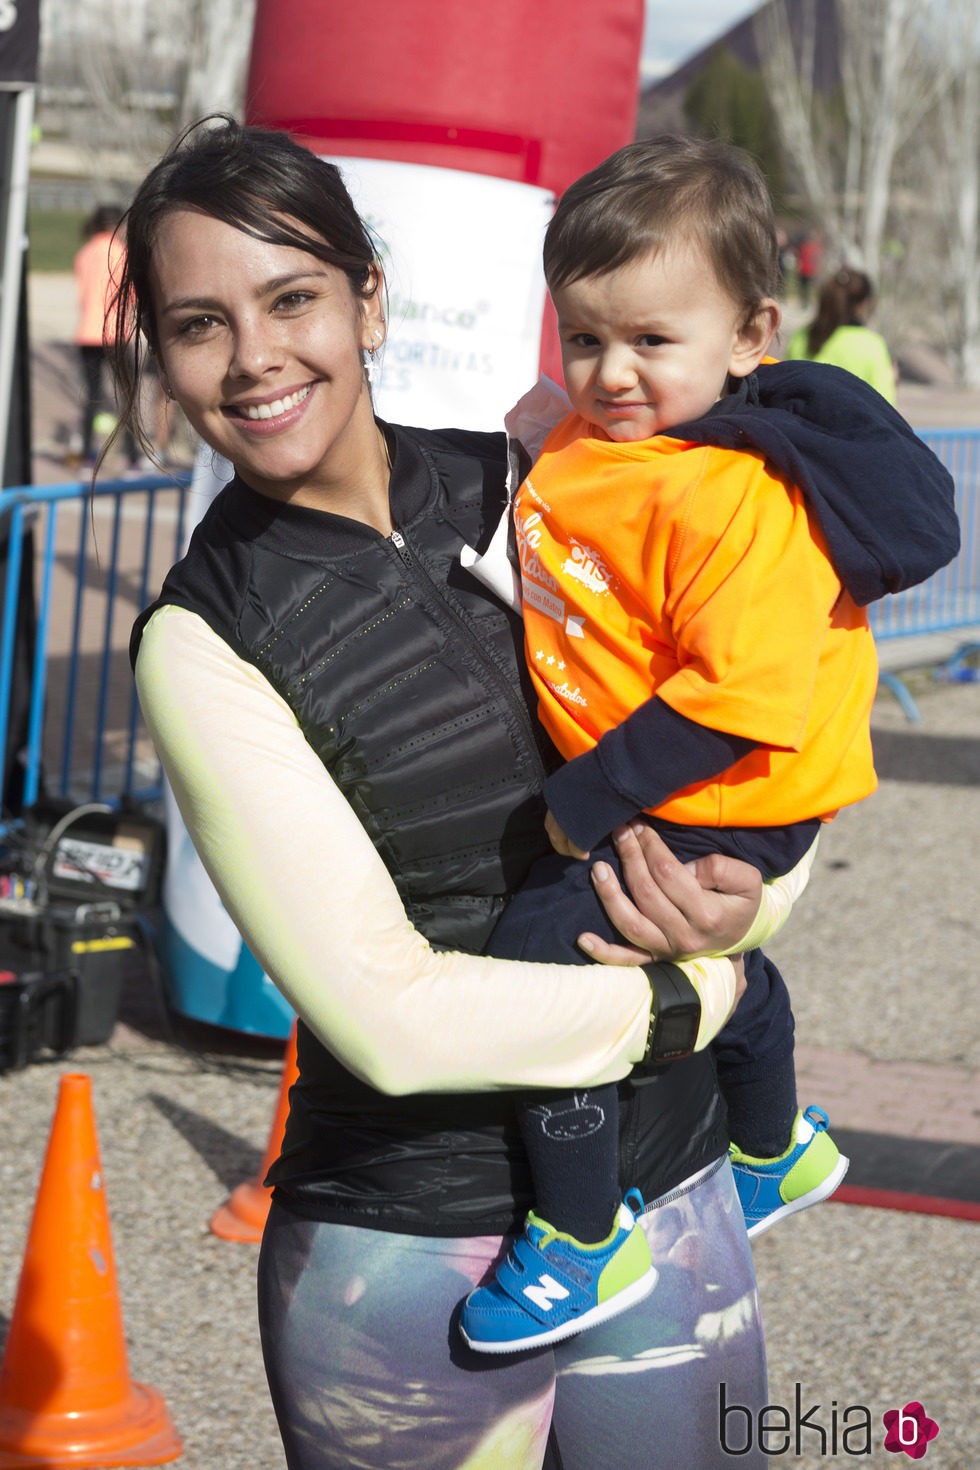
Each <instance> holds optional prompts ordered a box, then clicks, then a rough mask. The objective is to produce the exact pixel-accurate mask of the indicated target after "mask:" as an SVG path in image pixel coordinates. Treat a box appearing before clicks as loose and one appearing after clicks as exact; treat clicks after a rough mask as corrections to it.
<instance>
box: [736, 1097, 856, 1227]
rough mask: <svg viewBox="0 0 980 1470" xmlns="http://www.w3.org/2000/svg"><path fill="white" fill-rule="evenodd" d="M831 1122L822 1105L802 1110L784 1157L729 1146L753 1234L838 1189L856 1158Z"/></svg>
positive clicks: (740, 1196) (744, 1208) (798, 1115)
mask: <svg viewBox="0 0 980 1470" xmlns="http://www.w3.org/2000/svg"><path fill="white" fill-rule="evenodd" d="M829 1122H830V1119H829V1118H828V1117H827V1114H826V1113H825V1112H824V1111H823V1109H822V1108H817V1107H809V1108H807V1109H806V1111H805V1112H802V1113H797V1115H796V1122H795V1123H794V1124H793V1137H792V1140H791V1142H790V1146H789V1148H788V1149H787V1150H786V1152H785V1153H784V1154H780V1156H779V1158H778V1159H754V1158H752V1157H751V1155H749V1154H743V1153H742V1151H741V1149H739V1148H738V1147H737V1146H736V1145H735V1144H734V1143H733V1144H731V1145H730V1146H729V1150H728V1153H729V1157H730V1158H731V1161H732V1169H733V1171H734V1174H735V1187H736V1189H737V1190H738V1199H739V1204H740V1205H741V1206H742V1214H743V1215H744V1216H745V1223H746V1225H747V1227H748V1232H749V1235H761V1234H762V1233H763V1231H764V1230H768V1229H769V1228H770V1227H771V1226H773V1225H775V1224H776V1223H777V1222H778V1221H779V1220H782V1219H784V1218H785V1217H786V1216H787V1215H794V1214H795V1213H796V1211H797V1210H805V1209H806V1208H807V1206H808V1205H816V1204H819V1203H820V1201H821V1200H823V1199H827V1198H828V1196H829V1195H832V1194H833V1192H834V1190H835V1189H836V1188H837V1186H838V1184H840V1182H841V1180H842V1179H843V1177H844V1175H845V1174H846V1173H847V1166H848V1163H849V1162H850V1160H848V1159H846V1158H845V1157H844V1155H843V1154H842V1153H840V1151H839V1150H838V1148H837V1145H836V1143H835V1142H834V1140H833V1139H832V1138H831V1136H830V1134H829V1133H828V1132H827V1125H828V1124H829Z"/></svg>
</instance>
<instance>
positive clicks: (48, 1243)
mask: <svg viewBox="0 0 980 1470" xmlns="http://www.w3.org/2000/svg"><path fill="white" fill-rule="evenodd" d="M182 1448H183V1446H182V1445H181V1442H180V1440H179V1438H178V1437H177V1433H176V1430H175V1429H174V1427H173V1424H172V1423H171V1420H170V1415H169V1413H168V1412H167V1407H166V1405H165V1403H164V1401H163V1399H162V1397H161V1396H160V1394H159V1393H157V1391H156V1389H153V1388H148V1387H147V1386H146V1385H145V1384H142V1383H133V1382H132V1380H131V1379H130V1376H129V1369H128V1366H127V1362H126V1341H125V1336H124V1333H123V1322H122V1312H121V1310H120V1306H119V1294H118V1288H117V1284H116V1266H115V1260H114V1257H113V1253H112V1236H111V1233H110V1229H109V1211H108V1207H107V1205H106V1197H105V1190H104V1187H103V1177H102V1165H101V1162H100V1160H99V1144H98V1138H97V1137H96V1132H95V1118H94V1115H93V1112H92V1079H91V1078H90V1077H87V1076H84V1075H82V1074H75V1075H72V1074H69V1075H67V1076H63V1077H62V1079H61V1086H60V1090H59V1093H58V1104H57V1108H56V1109H55V1116H54V1122H53V1124H52V1126H51V1136H50V1138H49V1140H48V1149H47V1154H46V1155H45V1160H44V1168H43V1170H42V1173H41V1183H40V1186H39V1188H38V1193H37V1198H36V1200H35V1202H34V1215H33V1219H32V1221H31V1228H30V1232H29V1234H28V1239H27V1250H26V1252H25V1255H24V1263H23V1267H22V1269H21V1276H20V1284H19V1286H18V1288H17V1299H16V1301H15V1303H14V1312H13V1317H12V1318H11V1322H10V1333H9V1335H8V1337H7V1347H6V1351H5V1353H4V1358H3V1366H2V1368H0V1467H2V1470H13V1467H15V1466H16V1467H27V1466H35V1467H37V1466H44V1467H45V1470H55V1467H58V1470H60V1467H71V1466H81V1465H99V1466H116V1465H162V1464H163V1463H164V1462H165V1461H167V1460H176V1459H177V1457H178V1455H180V1453H181V1451H182Z"/></svg>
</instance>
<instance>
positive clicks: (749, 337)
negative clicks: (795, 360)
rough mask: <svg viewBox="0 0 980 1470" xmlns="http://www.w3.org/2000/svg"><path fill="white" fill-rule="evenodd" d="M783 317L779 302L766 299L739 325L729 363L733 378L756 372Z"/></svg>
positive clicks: (745, 376)
mask: <svg viewBox="0 0 980 1470" xmlns="http://www.w3.org/2000/svg"><path fill="white" fill-rule="evenodd" d="M782 319H783V313H782V311H781V309H780V306H779V303H778V302H776V301H771V300H769V299H766V300H765V301H763V302H762V303H761V304H760V305H759V308H758V310H756V311H755V312H753V314H752V316H750V317H749V319H748V320H747V321H746V322H744V323H743V324H742V326H741V327H739V329H738V334H737V336H736V338H735V345H734V346H733V347H732V355H731V359H730V361H729V364H728V371H729V373H730V374H731V376H732V377H733V378H747V377H748V375H749V373H754V372H755V370H756V368H757V367H758V366H759V363H760V362H761V361H762V359H763V358H764V357H765V355H766V353H767V352H768V351H769V347H770V344H771V342H772V339H773V338H774V337H775V335H776V333H777V332H778V331H779V324H780V322H781V321H782Z"/></svg>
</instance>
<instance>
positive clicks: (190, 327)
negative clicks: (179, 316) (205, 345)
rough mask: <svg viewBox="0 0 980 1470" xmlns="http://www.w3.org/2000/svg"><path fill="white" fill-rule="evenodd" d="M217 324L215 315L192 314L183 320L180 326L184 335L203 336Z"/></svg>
mask: <svg viewBox="0 0 980 1470" xmlns="http://www.w3.org/2000/svg"><path fill="white" fill-rule="evenodd" d="M215 324H216V318H215V317H213V316H192V317H188V318H187V320H186V321H183V322H181V324H180V327H179V328H178V330H179V332H180V335H181V336H182V337H201V336H203V335H204V334H205V333H206V332H209V331H210V330H211V328H212V327H213V326H215Z"/></svg>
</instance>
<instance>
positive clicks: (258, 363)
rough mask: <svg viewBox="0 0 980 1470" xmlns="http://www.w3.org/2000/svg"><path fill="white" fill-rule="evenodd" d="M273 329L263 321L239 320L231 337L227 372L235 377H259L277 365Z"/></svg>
mask: <svg viewBox="0 0 980 1470" xmlns="http://www.w3.org/2000/svg"><path fill="white" fill-rule="evenodd" d="M279 355H280V354H279V349H278V347H277V336H276V332H275V330H274V329H273V328H272V327H270V326H269V325H268V323H265V322H263V321H254V322H240V323H239V324H238V326H237V328H236V330H235V333H234V337H233V339H232V355H231V361H230V363H229V364H228V367H229V372H230V373H231V375H232V377H235V378H260V377H262V375H263V374H264V373H267V372H268V371H269V369H270V368H271V367H275V366H277V365H278V358H279Z"/></svg>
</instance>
